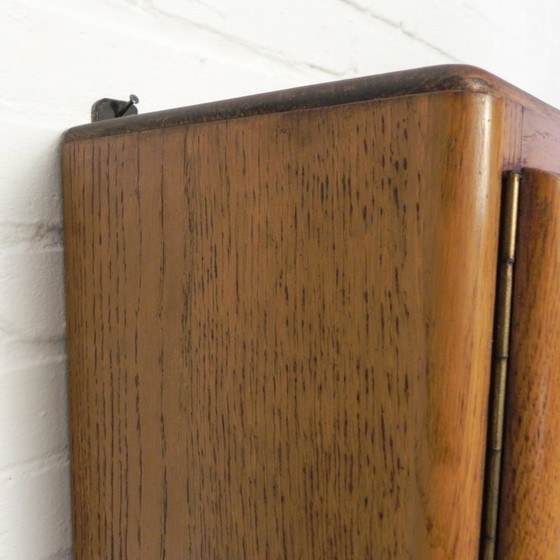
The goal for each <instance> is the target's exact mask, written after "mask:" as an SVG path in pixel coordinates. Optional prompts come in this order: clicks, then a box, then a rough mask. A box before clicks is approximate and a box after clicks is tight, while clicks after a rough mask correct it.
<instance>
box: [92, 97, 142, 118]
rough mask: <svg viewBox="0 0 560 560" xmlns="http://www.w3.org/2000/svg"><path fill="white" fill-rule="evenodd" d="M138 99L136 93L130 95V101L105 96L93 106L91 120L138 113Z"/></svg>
mask: <svg viewBox="0 0 560 560" xmlns="http://www.w3.org/2000/svg"><path fill="white" fill-rule="evenodd" d="M138 101H139V99H138V97H136V95H134V94H132V95H130V96H129V100H128V101H122V100H120V99H109V98H107V97H104V98H103V99H100V100H99V101H96V102H95V103H94V104H93V105H92V106H91V122H97V121H104V120H107V119H117V118H119V117H128V116H130V115H137V114H138V109H137V108H136V104H137V103H138Z"/></svg>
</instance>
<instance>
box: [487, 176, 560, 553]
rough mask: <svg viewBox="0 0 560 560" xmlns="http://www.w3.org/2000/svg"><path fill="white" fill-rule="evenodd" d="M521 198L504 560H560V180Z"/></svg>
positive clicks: (540, 183) (527, 187) (538, 182)
mask: <svg viewBox="0 0 560 560" xmlns="http://www.w3.org/2000/svg"><path fill="white" fill-rule="evenodd" d="M524 178H525V179H524V183H523V184H522V188H521V190H520V200H519V224H518V242H517V258H516V264H515V282H514V304H513V316H512V338H511V345H510V364H511V365H510V371H509V374H508V375H509V379H508V386H507V395H508V397H507V408H506V431H505V450H504V454H505V455H504V464H503V479H502V480H503V482H502V500H501V510H500V530H499V539H498V558H499V559H501V560H511V559H515V560H525V559H527V560H533V559H535V558H538V559H539V560H555V559H557V558H558V556H559V554H560V501H559V499H560V415H559V413H558V411H559V410H560V349H559V340H560V324H559V321H558V317H559V316H560V297H559V295H558V285H559V283H560V255H559V252H558V247H559V244H560V227H559V225H560V178H559V177H558V176H555V175H552V174H550V173H546V172H543V171H539V170H534V169H528V170H524Z"/></svg>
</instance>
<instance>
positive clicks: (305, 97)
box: [64, 65, 560, 142]
mask: <svg viewBox="0 0 560 560" xmlns="http://www.w3.org/2000/svg"><path fill="white" fill-rule="evenodd" d="M450 91H459V92H470V93H484V94H489V95H493V96H495V97H504V98H508V99H512V100H514V101H516V102H518V103H520V104H521V105H523V106H524V107H527V108H529V109H531V110H533V111H536V112H537V113H539V114H543V115H545V116H549V117H555V118H558V117H559V115H560V113H559V112H558V111H557V110H556V109H554V108H552V107H550V106H549V105H547V104H545V103H543V102H542V101H539V100H538V99H536V98H535V97H533V96H531V95H529V94H527V93H525V92H523V91H521V90H520V89H518V88H516V87H514V86H512V85H511V84H509V83H507V82H505V81H504V80H501V79H500V78H498V77H496V76H494V75H493V74H490V73H489V72H486V71H484V70H481V69H480V68H476V67H474V66H467V65H443V66H432V67H428V68H419V69H414V70H405V71H402V72H391V73H387V74H379V75H376V76H367V77H363V78H354V79H350V80H340V81H337V82H330V83H325V84H318V85H311V86H305V87H298V88H294V89H287V90H284V91H277V92H272V93H265V94H258V95H251V96H248V97H242V98H239V99H229V100H225V101H218V102H213V103H204V104H201V105H195V106H192V107H183V108H178V109H171V110H166V111H158V112H154V113H146V114H144V115H142V114H141V115H137V116H133V117H123V118H119V119H110V120H106V121H101V122H98V123H91V124H87V125H82V126H78V127H75V128H71V129H70V130H69V131H68V132H67V133H66V135H65V138H64V141H65V142H74V141H76V140H84V139H86V138H97V137H100V136H114V135H121V134H128V133H131V132H140V131H143V130H151V129H162V128H170V127H175V126H181V125H186V124H192V123H196V122H210V121H217V120H225V119H235V118H242V117H251V116H255V115H262V114H268V113H282V112H285V111H294V110H300V109H312V108H318V107H327V106H332V105H341V104H346V103H356V102H359V101H369V100H373V99H386V98H392V97H402V96H409V95H417V94H426V93H435V92H450Z"/></svg>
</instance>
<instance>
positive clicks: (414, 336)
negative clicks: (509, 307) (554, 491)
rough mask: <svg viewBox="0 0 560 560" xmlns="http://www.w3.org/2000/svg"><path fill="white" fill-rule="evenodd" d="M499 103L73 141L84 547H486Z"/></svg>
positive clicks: (165, 552) (70, 163)
mask: <svg viewBox="0 0 560 560" xmlns="http://www.w3.org/2000/svg"><path fill="white" fill-rule="evenodd" d="M502 109H503V103H502V101H501V100H499V99H496V98H494V97H491V96H488V95H478V94H472V93H469V94H463V93H435V94H429V95H419V96H413V97H409V98H400V99H394V100H387V101H384V100H380V101H373V102H366V103H359V104H351V105H341V106H338V107H333V108H319V109H313V110H302V111H295V112H290V113H283V114H266V115H260V116H255V117H251V118H245V119H241V118H239V119H235V120H231V121H227V120H226V121H217V122H210V123H199V124H191V125H189V126H182V127H176V128H173V129H169V130H160V131H157V130H153V131H147V132H141V133H134V134H128V135H124V136H112V137H110V138H97V139H94V140H81V141H76V142H69V143H67V144H66V145H65V146H64V184H65V228H66V230H65V231H66V251H67V252H66V259H67V261H66V264H67V289H68V337H69V338H68V353H69V375H70V392H71V394H70V396H71V399H70V400H71V423H72V454H73V455H72V472H73V490H74V494H73V500H74V527H75V549H76V552H75V554H76V558H77V559H78V560H85V559H99V558H126V559H130V558H135V559H154V558H173V559H175V558H189V559H193V560H197V559H199V560H209V559H216V560H223V559H225V558H227V559H231V560H242V559H243V560H245V559H267V560H280V559H297V560H317V559H319V558H321V559H335V558H339V559H358V558H363V559H376V560H378V559H382V560H383V559H393V560H396V559H398V560H405V559H414V560H418V559H423V560H444V559H446V560H447V559H450V558H460V559H461V560H463V559H464V560H471V559H472V560H474V559H476V558H477V554H478V546H479V533H480V516H481V500H482V484H483V467H484V465H483V464H484V448H485V436H486V413H487V398H488V387H489V368H490V362H491V360H490V357H491V338H492V333H491V329H492V314H493V302H494V280H495V275H496V252H497V235H498V211H499V196H500V175H501V159H500V158H501V151H500V149H501V148H500V146H501V142H502V130H501V128H500V123H501V122H502V117H503V113H502ZM490 122H492V126H490Z"/></svg>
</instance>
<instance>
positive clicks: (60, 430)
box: [0, 0, 560, 560]
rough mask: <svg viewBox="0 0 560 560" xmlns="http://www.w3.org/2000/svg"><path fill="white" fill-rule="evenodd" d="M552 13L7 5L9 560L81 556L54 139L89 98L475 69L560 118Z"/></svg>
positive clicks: (429, 0)
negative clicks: (75, 532)
mask: <svg viewBox="0 0 560 560" xmlns="http://www.w3.org/2000/svg"><path fill="white" fill-rule="evenodd" d="M557 16H560V4H559V3H558V2H557V1H556V0H554V1H553V0H534V1H532V2H526V1H522V0H276V1H273V0H272V1H270V0H269V1H267V0H48V1H44V0H27V1H23V0H1V1H0V560H47V559H49V560H61V559H67V558H70V557H71V552H70V549H71V535H70V521H69V520H70V517H69V516H70V511H69V484H68V480H69V476H68V475H69V472H68V436H67V427H66V395H65V390H66V389H65V354H64V308H63V288H62V239H61V211H60V173H59V142H60V138H61V134H62V132H63V131H64V130H65V129H67V128H69V127H70V126H73V125H75V124H81V123H83V122H87V121H88V120H89V109H90V106H91V104H92V102H93V101H95V100H96V99H99V98H101V97H117V98H127V97H128V94H129V93H135V94H137V95H138V96H139V97H140V99H141V103H140V105H139V109H140V111H141V112H148V111H152V110H159V109H166V108H171V107H177V106H183V105H190V104H194V103H199V102H204V101H210V100H216V99H222V98H229V97H236V96H240V95H245V94H251V93H257V92H264V91H270V90H275V89H282V88H287V87H292V86H298V85H305V84H310V83H316V82H322V81H330V80H336V79H339V78H347V77H353V76H359V75H367V74H375V73H379V72H385V71H392V70H401V69H405V68H413V67H418V66H427V65H432V64H441V63H453V62H464V63H470V64H475V65H478V66H481V67H483V68H485V69H487V70H489V71H491V72H494V73H495V74H497V75H499V76H500V77H502V78H505V79H506V80H508V81H511V82H513V83H514V84H516V85H518V86H520V87H521V88H523V89H526V90H527V91H529V92H531V93H533V94H534V95H536V96H538V97H540V98H542V99H544V100H545V101H548V102H549V103H551V104H555V105H557V106H560V73H559V72H558V70H559V69H560V34H558V32H557V30H558V24H557ZM103 560H105V559H103ZM107 560H110V559H107ZM129 560H134V559H129Z"/></svg>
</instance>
